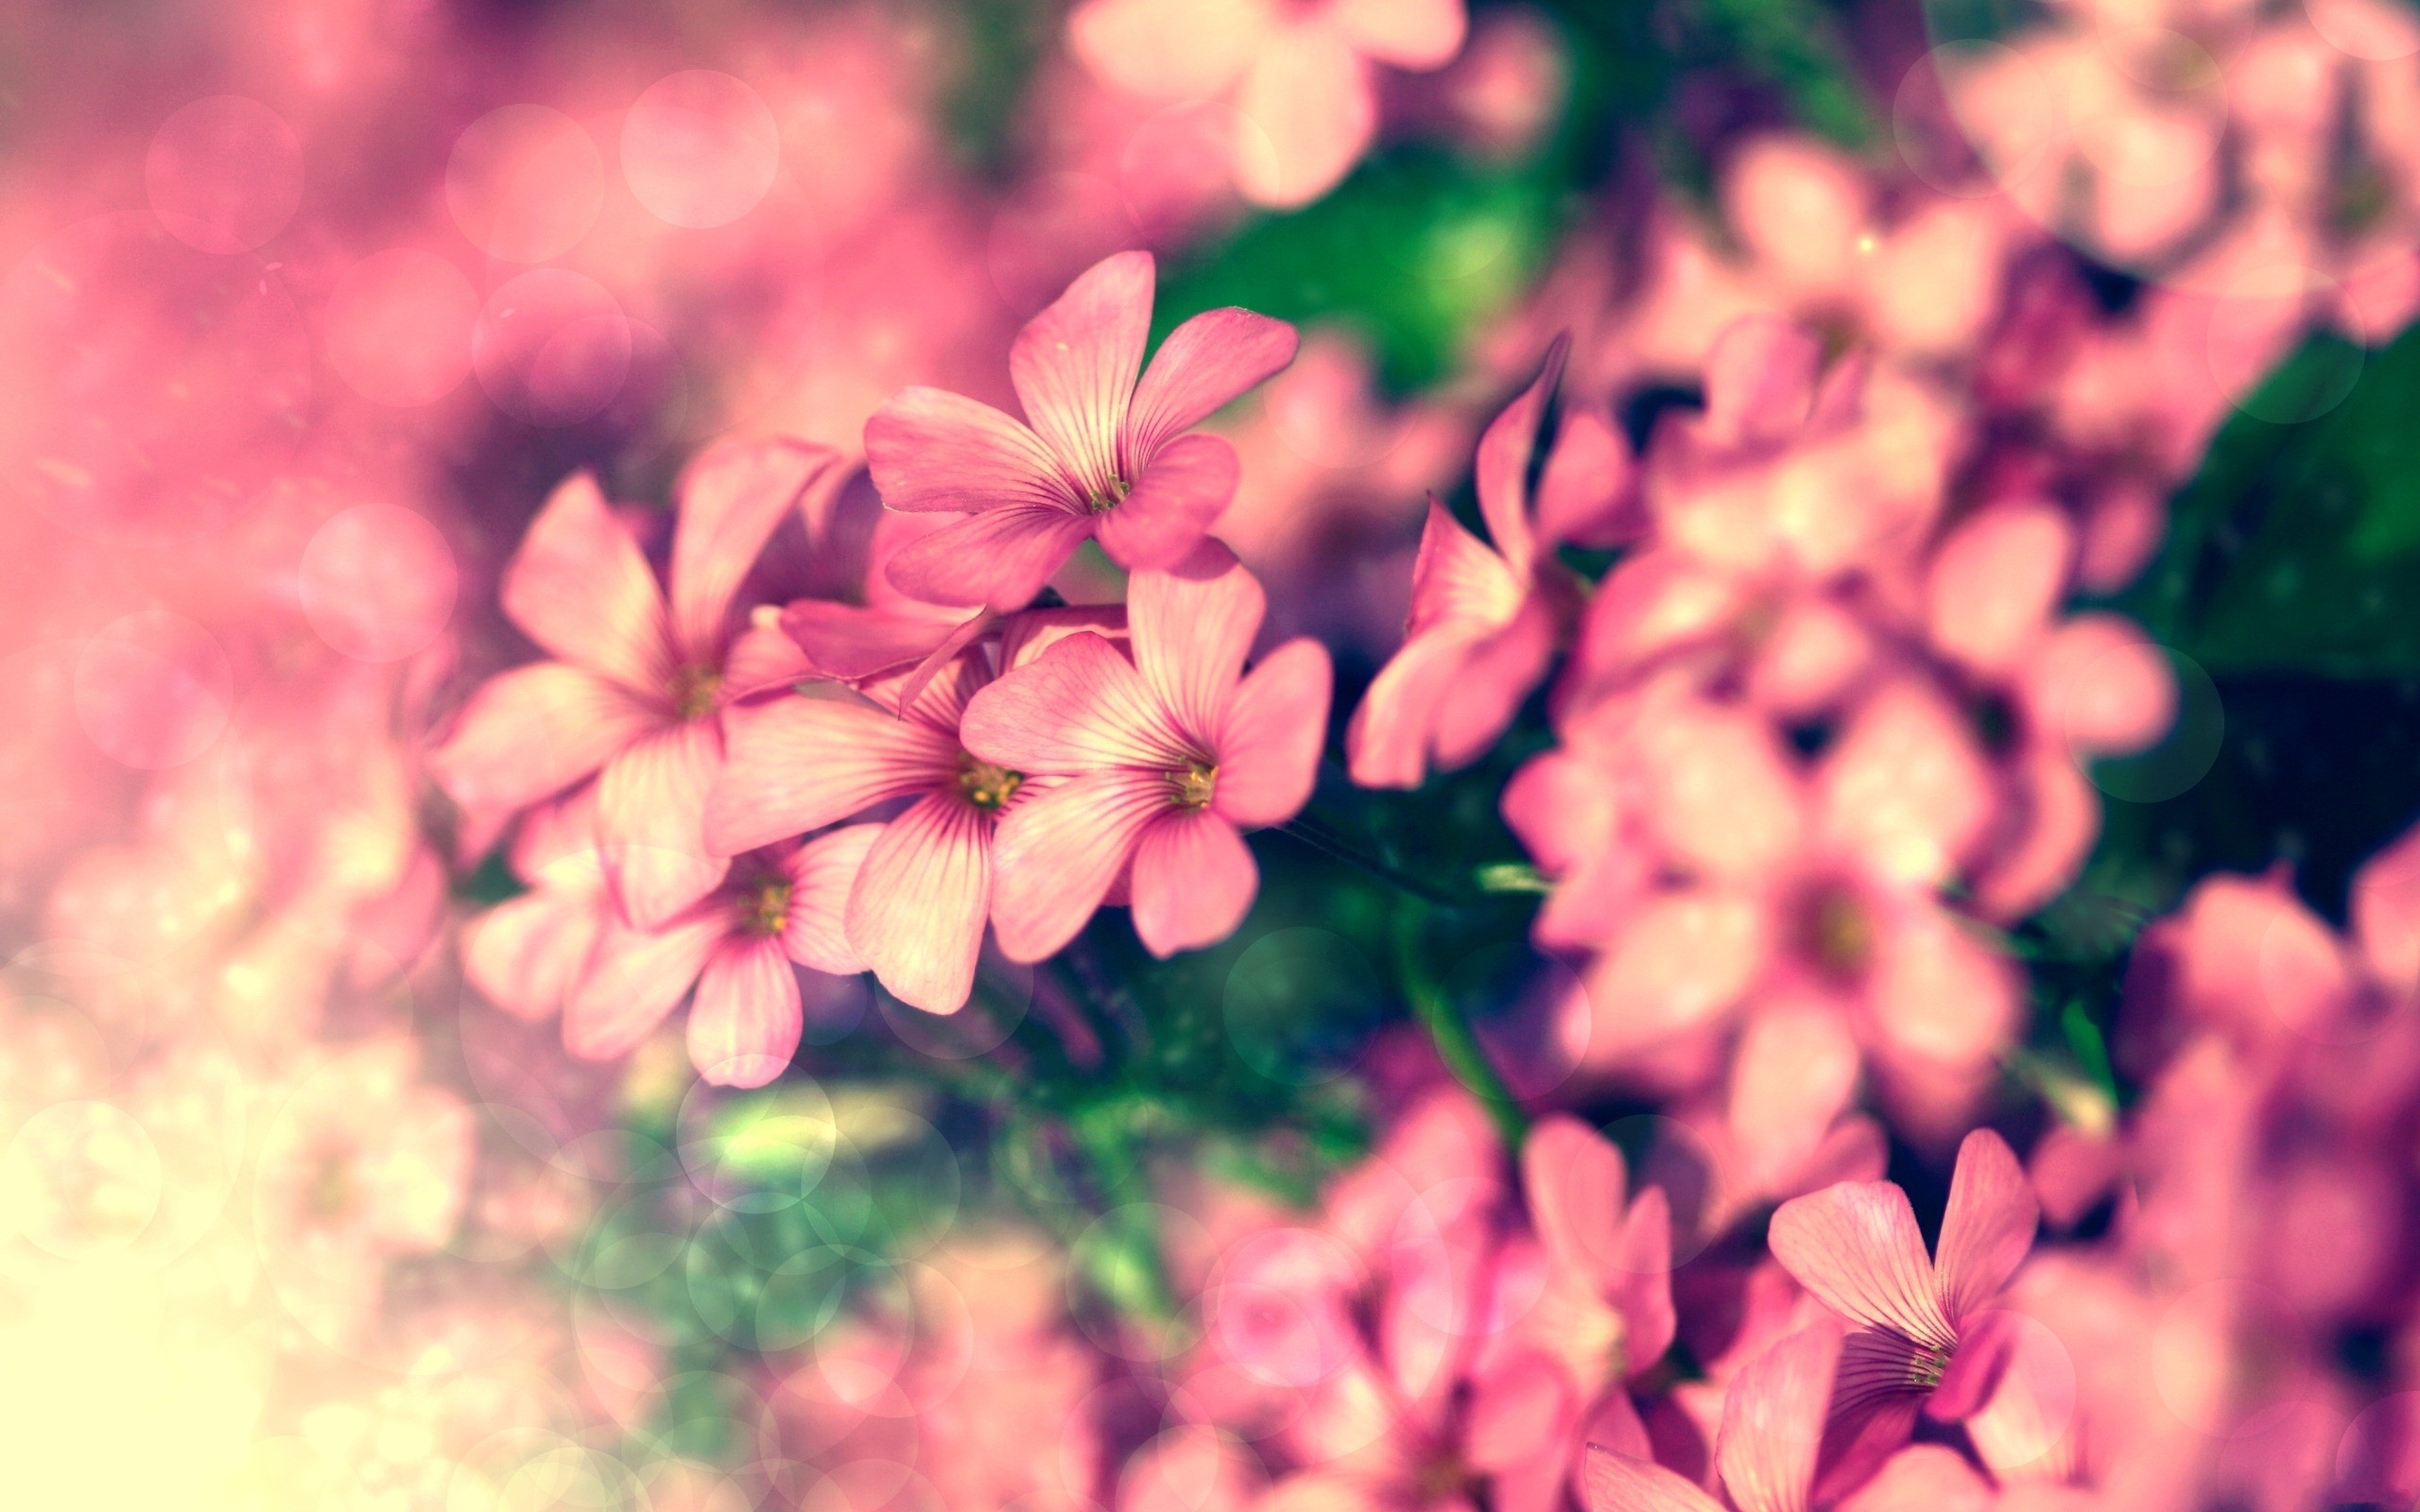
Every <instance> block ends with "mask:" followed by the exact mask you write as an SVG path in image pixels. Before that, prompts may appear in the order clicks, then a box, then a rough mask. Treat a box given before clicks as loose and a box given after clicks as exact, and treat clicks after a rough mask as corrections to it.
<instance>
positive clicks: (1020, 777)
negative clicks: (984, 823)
mask: <svg viewBox="0 0 2420 1512" xmlns="http://www.w3.org/2000/svg"><path fill="white" fill-rule="evenodd" d="M1024 785H1025V773H1023V772H1012V771H1011V770H1009V769H1008V768H1007V767H1005V766H994V765H992V764H991V763H990V762H982V761H977V760H976V759H975V758H974V757H972V756H970V755H967V754H965V753H964V752H960V753H959V758H958V790H959V792H961V793H963V794H965V795H966V801H968V802H969V803H972V804H974V805H975V806H976V807H977V808H978V809H981V810H982V811H983V812H984V813H986V814H997V813H998V812H1000V810H1002V809H1004V808H1007V807H1008V806H1009V799H1012V798H1014V797H1016V796H1017V789H1018V788H1020V787H1023V786H1024Z"/></svg>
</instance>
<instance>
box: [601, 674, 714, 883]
mask: <svg viewBox="0 0 2420 1512" xmlns="http://www.w3.org/2000/svg"><path fill="white" fill-rule="evenodd" d="M722 766H723V755H722V730H721V728H720V726H719V725H718V724H717V722H716V721H715V720H712V719H692V720H688V721H686V722H685V723H683V724H679V725H675V726H674V727H672V728H671V729H670V730H660V731H658V732H657V733H655V734H652V735H649V736H648V737H647V738H646V739H645V740H642V741H640V742H639V743H638V744H636V745H634V746H632V747H631V748H630V749H628V750H626V751H624V752H622V753H621V754H620V755H619V756H616V757H614V759H613V760H612V761H610V762H608V763H606V764H605V775H604V776H603V777H602V778H601V779H599V780H598V782H597V788H596V839H597V845H598V848H599V849H600V851H602V852H603V854H604V859H605V878H606V881H607V883H608V884H609V885H611V886H612V887H613V889H614V899H615V901H616V902H619V903H620V904H621V907H622V914H623V917H624V918H626V919H629V920H630V921H631V923H633V924H635V925H637V926H638V927H639V928H641V929H648V928H652V927H654V926H656V925H659V924H662V923H664V922H665V921H666V920H667V919H671V918H672V916H674V915H675V914H678V913H679V912H681V910H683V909H684V908H686V907H688V906H689V905H690V904H691V903H694V902H697V901H698V900H699V899H700V898H703V897H704V896H705V895H706V894H708V893H710V892H712V891H714V889H715V885H716V884H717V883H719V882H721V881H722V879H723V873H724V872H726V871H728V870H729V869H730V868H731V863H730V862H729V861H728V860H726V859H725V858H723V857H721V856H717V855H709V854H708V853H707V851H706V843H705V817H706V797H707V795H708V794H709V793H711V792H712V791H713V789H714V785H715V779H716V778H717V776H719V775H720V773H721V771H722Z"/></svg>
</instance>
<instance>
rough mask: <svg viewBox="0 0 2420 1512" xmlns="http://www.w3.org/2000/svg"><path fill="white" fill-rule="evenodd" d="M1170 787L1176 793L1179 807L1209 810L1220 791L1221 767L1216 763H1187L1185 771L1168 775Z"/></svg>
mask: <svg viewBox="0 0 2420 1512" xmlns="http://www.w3.org/2000/svg"><path fill="white" fill-rule="evenodd" d="M1168 786H1169V787H1170V788H1172V789H1174V790H1175V792H1176V802H1177V807H1179V808H1186V809H1202V808H1208V807H1209V806H1210V799H1211V798H1212V797H1213V796H1214V795H1215V794H1216V793H1217V792H1218V791H1219V765H1218V764H1217V763H1216V762H1205V761H1190V762H1187V763H1185V764H1184V770H1183V771H1177V772H1170V773H1168Z"/></svg>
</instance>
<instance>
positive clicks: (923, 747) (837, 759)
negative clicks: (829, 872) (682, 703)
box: [703, 697, 959, 856]
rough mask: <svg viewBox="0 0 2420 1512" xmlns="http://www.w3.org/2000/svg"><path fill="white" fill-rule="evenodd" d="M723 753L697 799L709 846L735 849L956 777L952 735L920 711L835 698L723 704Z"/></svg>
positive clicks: (717, 851)
mask: <svg viewBox="0 0 2420 1512" xmlns="http://www.w3.org/2000/svg"><path fill="white" fill-rule="evenodd" d="M723 728H724V730H726V731H728V734H729V742H730V748H729V754H728V755H727V756H726V757H725V758H724V760H723V764H722V771H721V774H720V775H719V776H718V777H717V780H716V782H715V785H714V792H713V794H712V796H711V797H709V798H708V799H707V800H706V809H705V816H704V822H703V839H704V842H705V847H706V850H707V851H708V852H709V853H711V854H714V855H718V856H729V855H737V854H738V853H739V852H740V851H752V850H754V849H755V848H756V847H758V846H760V845H769V844H771V843H772V842H773V841H775V840H782V839H787V838H788V837H789V836H791V835H794V834H805V833H808V832H810V831H813V830H820V829H821V828H823V827H824V826H825V825H827V824H838V822H840V821H841V820H842V819H845V818H848V817H850V816H853V815H856V814H861V813H863V812H864V811H865V810H867V809H869V808H872V807H873V805H875V804H876V803H881V802H886V801H888V800H889V799H894V798H904V797H908V796H909V795H912V794H919V793H925V792H929V791H931V790H932V789H933V788H934V787H936V786H938V785H941V784H943V783H948V782H955V781H956V780H957V777H958V758H959V748H958V742H957V741H955V740H953V739H952V738H950V737H949V736H947V735H944V734H942V733H941V732H940V731H939V730H934V729H932V728H931V727H930V726H928V725H925V724H924V723H922V722H920V721H917V720H913V719H900V718H897V717H895V716H893V715H891V714H889V713H884V712H883V711H882V710H880V709H876V708H874V707H873V706H872V705H870V704H862V703H843V702H841V701H840V700H839V699H837V698H806V697H789V698H776V699H774V700H773V701H772V702H770V703H764V704H755V705H749V706H743V707H740V708H735V709H728V710H725V711H724V712H723Z"/></svg>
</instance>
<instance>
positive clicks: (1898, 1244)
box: [1767, 1181, 1958, 1349]
mask: <svg viewBox="0 0 2420 1512" xmlns="http://www.w3.org/2000/svg"><path fill="white" fill-rule="evenodd" d="M1767 1242H1768V1243H1769V1244H1770V1245H1771V1246H1772V1252H1773V1258H1774V1259H1775V1260H1778V1261H1780V1262H1781V1263H1782V1266H1783V1268H1784V1269H1786V1270H1788V1271H1789V1273H1790V1274H1791V1275H1792V1276H1795V1277H1797V1278H1798V1283H1799V1284H1800V1285H1802V1286H1804V1287H1806V1289H1807V1290H1808V1291H1810V1292H1813V1293H1814V1294H1815V1296H1816V1297H1817V1299H1818V1300H1820V1301H1822V1302H1823V1304H1824V1306H1825V1307H1828V1308H1830V1309H1831V1310H1832V1311H1833V1312H1835V1313H1837V1314H1840V1315H1841V1316H1842V1317H1844V1318H1846V1319H1848V1320H1849V1321H1850V1322H1852V1323H1858V1324H1862V1325H1864V1326H1865V1327H1867V1328H1870V1329H1881V1330H1884V1331H1886V1332H1892V1333H1896V1334H1898V1335H1899V1336H1900V1337H1901V1338H1904V1339H1909V1340H1910V1341H1912V1342H1914V1343H1917V1344H1922V1345H1927V1346H1929V1347H1931V1348H1933V1349H1949V1348H1950V1347H1951V1346H1952V1345H1954V1344H1956V1343H1957V1342H1958V1333H1957V1331H1956V1330H1954V1329H1952V1328H1951V1327H1950V1326H1949V1320H1948V1318H1946V1317H1945V1316H1943V1315H1942V1311H1941V1301H1940V1298H1939V1297H1936V1296H1935V1295H1934V1292H1933V1285H1932V1262H1931V1261H1930V1260H1929V1259H1928V1258H1927V1256H1926V1254H1925V1240H1924V1235H1923V1234H1922V1233H1921V1232H1919V1231H1918V1230H1917V1229H1916V1215H1915V1212H1914V1211H1913V1210H1911V1209H1910V1207H1909V1206H1908V1194H1906V1193H1905V1192H1902V1191H1900V1190H1899V1189H1898V1188H1897V1187H1895V1186H1893V1185H1892V1184H1891V1183H1890V1182H1888V1181H1843V1182H1841V1184H1840V1185H1838V1186H1832V1187H1826V1188H1824V1190H1823V1191H1821V1192H1812V1193H1809V1194H1806V1196H1803V1197H1792V1198H1790V1199H1789V1201H1788V1202H1785V1203H1783V1204H1782V1205H1781V1206H1780V1208H1778V1209H1776V1210H1775V1211H1774V1212H1773V1221H1772V1229H1771V1230H1770V1233H1769V1237H1768V1241H1767Z"/></svg>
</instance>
